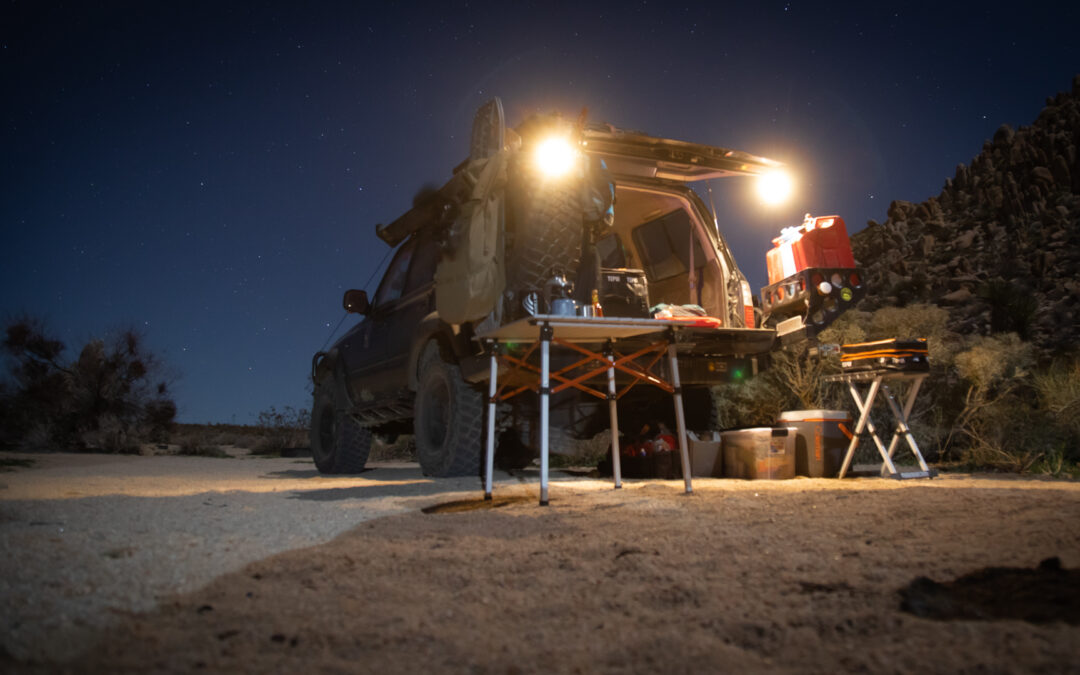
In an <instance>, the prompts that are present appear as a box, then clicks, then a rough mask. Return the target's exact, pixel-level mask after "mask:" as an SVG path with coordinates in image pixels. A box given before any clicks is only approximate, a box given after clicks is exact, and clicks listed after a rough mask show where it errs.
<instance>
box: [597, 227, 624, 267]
mask: <svg viewBox="0 0 1080 675" xmlns="http://www.w3.org/2000/svg"><path fill="white" fill-rule="evenodd" d="M596 251H597V253H599V254H600V266H601V267H618V268H621V267H626V249H625V248H623V244H622V240H621V239H619V235H617V234H615V233H614V232H612V233H611V234H609V235H607V236H605V237H601V238H600V240H599V241H597V242H596Z"/></svg>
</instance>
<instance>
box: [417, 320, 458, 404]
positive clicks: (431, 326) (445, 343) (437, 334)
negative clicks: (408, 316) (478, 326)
mask: <svg viewBox="0 0 1080 675" xmlns="http://www.w3.org/2000/svg"><path fill="white" fill-rule="evenodd" d="M415 335H416V337H415V338H414V340H413V343H412V347H411V348H410V349H409V361H408V364H409V379H408V386H409V389H411V390H413V391H416V387H417V383H418V382H419V379H420V357H421V356H422V355H423V353H424V347H425V346H426V345H427V343H428V342H431V341H432V340H435V341H437V342H438V343H439V351H440V352H442V356H443V358H444V359H445V360H447V361H448V362H453V363H457V362H459V361H460V359H461V358H462V357H463V356H467V355H468V337H467V335H466V334H465V331H458V333H457V334H456V335H455V333H454V329H453V327H451V326H450V324H448V323H446V322H445V321H443V320H442V319H441V318H439V313H438V312H431V313H430V314H428V315H427V316H425V317H424V319H423V320H422V321H421V322H420V324H419V325H418V326H417V327H416V333H415Z"/></svg>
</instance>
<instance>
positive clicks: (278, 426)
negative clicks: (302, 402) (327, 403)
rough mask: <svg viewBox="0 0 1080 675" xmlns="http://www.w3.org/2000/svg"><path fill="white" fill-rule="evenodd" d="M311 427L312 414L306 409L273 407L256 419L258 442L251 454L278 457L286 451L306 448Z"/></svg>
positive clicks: (252, 448)
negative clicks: (277, 455) (279, 408)
mask: <svg viewBox="0 0 1080 675" xmlns="http://www.w3.org/2000/svg"><path fill="white" fill-rule="evenodd" d="M310 425H311V413H310V412H308V410H307V409H306V408H293V407H292V406H285V407H284V408H282V409H281V410H278V409H277V408H275V407H273V406H271V407H270V408H268V409H266V410H263V411H262V412H260V413H259V415H258V417H257V419H256V422H255V429H256V435H255V438H256V440H255V442H254V444H253V445H252V446H251V452H252V453H253V454H260V455H276V454H280V453H281V452H282V451H283V450H286V449H292V448H306V447H308V445H309V441H308V427H309V426H310Z"/></svg>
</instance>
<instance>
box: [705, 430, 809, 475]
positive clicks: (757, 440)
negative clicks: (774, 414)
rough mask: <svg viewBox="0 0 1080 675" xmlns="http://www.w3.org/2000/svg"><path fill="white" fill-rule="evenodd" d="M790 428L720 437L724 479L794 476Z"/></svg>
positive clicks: (793, 450)
mask: <svg viewBox="0 0 1080 675" xmlns="http://www.w3.org/2000/svg"><path fill="white" fill-rule="evenodd" d="M795 436H796V431H795V430H794V429H788V428H787V427H756V428H752V429H738V430H735V431H725V432H723V433H721V434H720V439H721V445H722V448H723V453H724V476H726V477H727V478H748V479H751V480H754V479H761V478H766V479H781V478H794V477H795Z"/></svg>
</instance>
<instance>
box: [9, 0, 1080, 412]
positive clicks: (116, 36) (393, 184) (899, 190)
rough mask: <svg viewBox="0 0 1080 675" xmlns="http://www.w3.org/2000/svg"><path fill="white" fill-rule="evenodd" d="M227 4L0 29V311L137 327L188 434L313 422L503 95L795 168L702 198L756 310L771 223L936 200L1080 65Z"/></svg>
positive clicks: (837, 32) (545, 22) (985, 7)
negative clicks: (407, 244)
mask: <svg viewBox="0 0 1080 675" xmlns="http://www.w3.org/2000/svg"><path fill="white" fill-rule="evenodd" d="M159 4H162V5H163V6H159ZM245 4H246V3H239V2H236V3H216V4H201V3H195V4H194V5H193V6H187V4H186V3H183V4H181V3H173V4H167V5H165V4H163V3H132V4H123V3H82V2H76V3H72V4H70V5H59V4H56V3H50V2H10V1H7V0H5V1H4V3H3V5H2V7H0V84H2V88H0V92H2V100H3V104H2V105H0V120H2V130H0V138H2V141H0V149H2V152H0V190H2V192H0V226H2V234H0V316H5V317H10V316H12V315H14V314H17V313H19V312H22V311H27V312H30V313H33V314H36V315H40V316H42V317H44V318H45V319H46V320H47V321H48V323H49V325H50V326H51V327H52V328H53V330H54V331H55V332H56V333H57V334H58V335H59V336H60V337H61V338H63V339H64V340H65V341H66V342H67V343H68V344H69V345H70V346H77V345H79V344H81V342H82V341H83V340H85V339H86V338H87V337H89V336H91V335H100V334H103V333H105V332H107V331H108V330H110V329H114V328H116V327H122V326H125V325H133V326H136V327H138V328H141V329H143V331H144V332H145V333H146V335H147V337H148V340H149V343H150V345H151V346H152V347H153V348H154V349H156V350H157V351H158V352H159V353H160V354H161V355H162V356H163V357H164V358H165V359H166V360H167V361H168V362H169V363H170V364H171V365H172V366H173V368H174V369H175V370H176V371H177V372H178V373H179V375H180V379H179V380H178V381H177V382H176V384H175V394H176V398H177V403H178V405H179V408H180V415H179V417H180V419H181V420H182V421H191V422H206V421H219V422H227V421H236V422H240V423H246V422H251V421H253V419H254V416H255V414H256V413H257V412H258V411H260V410H263V409H265V408H267V407H269V406H271V405H274V406H277V407H279V408H280V407H281V406H285V405H292V406H307V405H308V395H307V394H306V392H305V383H306V377H307V372H308V368H309V363H310V357H311V354H312V353H313V352H314V351H316V350H317V349H319V348H320V347H321V346H322V345H323V343H324V342H325V341H326V339H327V337H328V336H329V335H330V332H331V330H332V329H333V327H334V326H336V325H337V323H338V321H339V319H340V318H341V316H342V314H343V312H342V311H341V309H340V307H341V304H340V301H341V293H342V291H344V290H345V289H347V288H350V287H362V286H363V284H364V283H365V282H366V281H367V280H368V279H369V277H371V275H372V273H373V271H374V270H375V266H376V265H377V264H378V263H379V261H381V260H382V259H383V257H384V254H385V253H386V250H387V249H386V246H385V245H384V244H383V243H382V242H381V241H379V240H378V239H377V238H376V237H375V236H374V226H375V223H377V222H389V221H390V220H393V219H394V218H395V217H396V216H398V215H399V214H400V213H401V212H403V211H404V210H405V209H407V208H408V207H409V205H410V204H411V199H412V196H413V194H414V193H415V191H416V190H417V188H419V187H420V186H421V184H423V183H441V182H443V181H444V180H445V179H447V178H448V177H449V175H450V171H451V169H452V168H453V166H455V165H456V164H457V163H458V162H460V161H461V160H462V159H464V157H465V155H466V154H467V147H468V133H469V129H470V124H471V118H472V114H473V111H474V110H475V108H476V107H477V106H478V105H479V104H481V103H482V102H484V101H485V100H487V99H488V98H490V97H491V96H493V95H498V96H500V97H501V98H502V99H503V102H504V104H505V106H506V110H507V116H508V118H509V121H510V122H511V123H516V122H518V121H520V120H521V119H522V118H523V116H525V115H526V114H528V113H531V112H533V111H550V110H560V111H562V112H564V113H565V114H567V115H577V113H578V112H579V111H580V109H581V108H582V107H583V106H588V107H589V111H590V112H589V115H590V119H592V120H604V121H608V122H611V123H613V124H616V125H617V126H622V127H628V128H635V129H641V130H644V131H647V132H649V133H651V134H653V135H662V136H667V137H672V138H678V139H681V140H692V141H697V142H702V143H709V144H714V145H720V146H724V147H732V148H737V149H740V150H745V151H747V152H751V153H754V154H760V155H765V156H768V157H772V158H774V159H779V160H781V161H784V162H787V163H789V164H790V165H791V168H792V169H793V171H794V172H795V173H796V174H797V175H798V176H799V179H800V185H799V193H798V195H797V196H796V198H795V199H794V201H793V203H792V204H791V205H790V206H789V207H786V208H785V209H782V210H779V211H777V210H773V211H766V210H764V209H762V208H760V207H758V206H756V205H755V204H754V203H753V201H752V200H751V199H750V197H749V196H748V192H749V188H750V186H749V184H747V183H745V182H738V181H719V182H717V184H716V185H715V186H714V187H715V197H716V201H717V207H718V208H719V211H720V221H721V226H722V228H723V230H724V231H725V233H726V234H727V236H728V238H729V240H730V242H731V244H732V247H733V249H734V252H735V255H736V257H737V259H738V261H739V264H740V266H741V267H742V269H743V270H744V272H746V273H747V275H748V276H749V277H750V278H751V281H752V284H753V285H754V286H755V288H756V287H758V286H760V285H762V284H763V283H764V280H765V263H764V256H765V251H766V249H767V248H768V247H769V246H770V243H769V240H770V239H771V237H773V236H775V235H776V233H777V232H778V231H779V229H780V228H781V227H782V226H785V225H791V224H795V223H796V222H797V221H798V220H799V219H800V218H801V215H802V214H803V213H804V212H812V213H814V214H825V213H826V212H828V213H839V214H840V215H842V216H843V217H844V218H845V219H846V220H847V222H848V226H849V229H851V230H855V229H859V228H861V227H863V226H864V225H865V223H866V220H867V219H869V218H874V219H877V220H883V219H884V218H885V212H886V209H887V207H888V204H889V202H890V201H891V200H893V199H906V200H912V201H921V200H923V199H926V198H927V197H929V196H931V195H936V194H937V193H938V192H940V190H941V187H942V185H943V183H944V181H945V179H946V178H947V177H949V176H951V175H952V174H953V172H954V170H955V167H956V165H957V164H958V163H961V162H964V163H967V162H969V161H970V160H971V158H972V157H974V156H975V155H976V154H977V153H978V152H979V150H980V149H981V147H982V143H983V141H984V140H985V139H987V138H989V137H990V136H991V135H992V134H993V132H994V130H995V129H996V128H997V127H998V126H999V125H1001V124H1003V123H1008V124H1011V125H1013V126H1014V127H1016V126H1019V125H1024V124H1030V123H1031V122H1032V121H1034V119H1035V117H1036V116H1037V114H1038V112H1039V110H1040V109H1041V108H1042V106H1043V104H1044V101H1045V99H1046V97H1048V96H1051V95H1053V94H1054V93H1056V92H1058V91H1061V90H1065V89H1068V88H1069V86H1070V85H1071V80H1072V76H1073V75H1074V74H1076V73H1078V72H1080V40H1077V39H1076V26H1078V25H1080V10H1078V9H1077V5H1076V4H1075V3H1064V2H1058V3H1038V2H1032V3H1020V4H1018V3H985V2H983V3H941V2H939V3H925V4H924V3H919V4H914V3H884V2H883V3H865V2H864V3H838V2H830V3H804V2H763V3H744V2H741V3H727V2H707V3H679V4H677V5H676V4H672V3H662V2H639V3H610V4H603V3H589V2H580V3H576V4H574V5H573V6H572V7H563V6H562V5H561V4H560V3H551V2H541V3H528V2H521V3H492V4H478V3H470V4H469V5H468V6H462V3H439V4H436V3H426V4H419V3H418V4H409V3H379V7H378V8H377V9H371V8H368V7H366V6H362V5H361V4H360V3H311V4H315V5H317V6H315V7H307V6H300V5H301V4H303V5H307V4H309V3H296V4H295V5H291V6H290V5H282V6H276V4H277V3H250V4H248V5H247V6H244V5H245ZM376 281H377V277H376ZM373 283H374V282H373ZM369 290H370V289H369ZM353 321H355V319H353V318H349V319H347V320H346V324H345V325H349V324H350V323H351V322H353ZM343 329H344V328H342V330H343ZM339 334H340V331H339Z"/></svg>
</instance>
